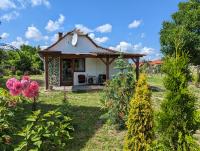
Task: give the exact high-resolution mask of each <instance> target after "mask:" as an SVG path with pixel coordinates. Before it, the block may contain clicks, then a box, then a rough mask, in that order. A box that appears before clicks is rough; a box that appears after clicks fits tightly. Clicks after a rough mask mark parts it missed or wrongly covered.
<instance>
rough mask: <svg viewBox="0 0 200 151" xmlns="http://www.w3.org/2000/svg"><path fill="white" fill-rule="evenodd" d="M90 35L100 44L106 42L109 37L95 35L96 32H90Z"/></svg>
mask: <svg viewBox="0 0 200 151" xmlns="http://www.w3.org/2000/svg"><path fill="white" fill-rule="evenodd" d="M89 36H90V38H92V39H93V40H94V41H95V42H96V43H98V44H101V43H105V42H106V41H108V39H109V38H108V37H95V34H94V33H90V34H89Z"/></svg>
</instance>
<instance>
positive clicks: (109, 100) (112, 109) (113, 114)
mask: <svg viewBox="0 0 200 151" xmlns="http://www.w3.org/2000/svg"><path fill="white" fill-rule="evenodd" d="M116 68H117V69H119V70H120V71H121V72H119V73H118V74H117V75H115V76H114V77H113V78H112V80H110V81H108V82H107V84H106V87H105V89H104V95H103V98H102V100H101V101H102V103H103V106H104V108H106V109H107V110H108V112H107V113H106V115H105V116H106V117H107V118H108V120H109V122H110V123H112V124H118V126H119V127H120V128H123V127H125V122H126V120H127V115H128V110H129V100H130V98H131V96H132V95H133V90H134V84H135V79H134V72H133V68H132V67H131V66H129V65H128V63H127V62H126V61H125V60H124V59H122V57H119V58H118V59H117V60H116ZM125 70H126V71H125Z"/></svg>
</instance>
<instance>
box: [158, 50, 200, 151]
mask: <svg viewBox="0 0 200 151" xmlns="http://www.w3.org/2000/svg"><path fill="white" fill-rule="evenodd" d="M188 66H189V59H188V56H187V55H186V54H185V53H177V52H176V55H174V56H170V57H166V59H165V61H164V65H163V71H164V73H165V75H166V76H165V78H164V86H165V88H166V94H165V98H164V100H163V102H162V104H161V111H160V112H159V114H158V132H159V134H160V136H159V138H160V142H161V144H162V145H163V146H164V147H165V150H175V151H179V150H180V151H190V150H192V151H195V150H198V149H199V148H198V147H196V146H197V145H195V141H194V139H193V137H192V135H193V134H194V133H195V131H196V130H197V129H198V127H199V121H198V120H197V118H196V117H197V115H198V114H197V104H196V103H197V102H196V101H197V100H196V98H195V97H194V96H193V94H192V93H191V92H190V91H189V90H188V82H189V81H190V80H191V74H190V71H189V67H188Z"/></svg>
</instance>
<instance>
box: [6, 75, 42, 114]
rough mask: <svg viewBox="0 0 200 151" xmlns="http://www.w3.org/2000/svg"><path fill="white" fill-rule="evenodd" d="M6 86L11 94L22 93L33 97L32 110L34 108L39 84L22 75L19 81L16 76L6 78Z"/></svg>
mask: <svg viewBox="0 0 200 151" xmlns="http://www.w3.org/2000/svg"><path fill="white" fill-rule="evenodd" d="M6 87H7V88H8V89H9V91H10V94H11V95H12V96H18V95H23V96H24V97H27V98H30V99H33V107H32V109H33V110H36V97H37V96H38V94H39V84H38V83H37V82H36V81H31V80H30V77H29V76H23V77H22V79H21V81H19V80H17V79H16V78H11V79H8V80H7V82H6Z"/></svg>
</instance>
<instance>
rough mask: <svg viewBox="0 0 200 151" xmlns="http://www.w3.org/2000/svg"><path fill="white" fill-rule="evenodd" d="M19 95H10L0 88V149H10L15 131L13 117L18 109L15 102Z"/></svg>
mask: <svg viewBox="0 0 200 151" xmlns="http://www.w3.org/2000/svg"><path fill="white" fill-rule="evenodd" d="M19 100H20V98H19V97H12V96H10V95H9V93H8V91H6V90H4V89H2V88H0V150H2V151H4V150H11V148H12V147H13V146H12V138H13V134H14V131H15V127H14V125H13V118H14V116H15V112H16V111H17V110H18V108H17V107H16V103H17V102H18V101H19Z"/></svg>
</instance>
